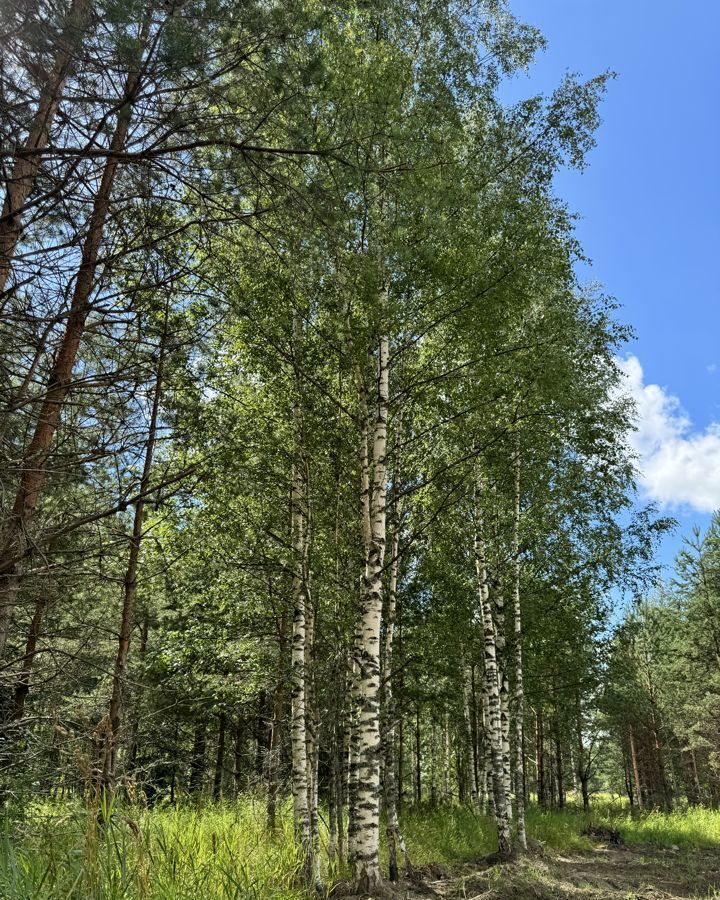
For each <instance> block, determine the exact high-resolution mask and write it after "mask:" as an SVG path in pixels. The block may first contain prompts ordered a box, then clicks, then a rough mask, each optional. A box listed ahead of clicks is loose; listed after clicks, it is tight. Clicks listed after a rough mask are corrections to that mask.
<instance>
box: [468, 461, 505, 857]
mask: <svg viewBox="0 0 720 900" xmlns="http://www.w3.org/2000/svg"><path fill="white" fill-rule="evenodd" d="M476 491H477V496H476V504H477V505H478V508H477V510H476V514H477V520H478V521H477V526H476V532H475V569H476V574H477V584H478V600H479V604H480V609H481V614H482V622H483V635H484V662H485V692H486V695H487V731H488V739H489V743H490V751H491V758H492V783H493V800H494V804H493V805H494V811H495V822H496V825H497V832H498V853H499V854H500V856H501V857H502V858H507V857H509V856H510V854H511V853H512V835H511V831H510V819H509V818H508V815H507V795H506V791H505V778H504V776H503V736H502V722H501V706H500V673H499V671H498V663H497V647H496V644H495V626H494V623H493V611H492V606H491V601H490V591H489V588H488V580H487V561H486V557H485V544H484V541H483V537H482V516H481V515H480V509H479V497H480V495H481V493H482V480H481V478H480V477H479V476H478V479H477V485H476Z"/></svg>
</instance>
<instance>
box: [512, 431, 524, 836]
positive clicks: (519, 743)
mask: <svg viewBox="0 0 720 900" xmlns="http://www.w3.org/2000/svg"><path fill="white" fill-rule="evenodd" d="M514 469H515V472H514V475H515V478H514V490H513V538H512V554H513V613H514V619H515V804H516V807H517V832H518V841H519V842H520V846H521V847H522V848H523V850H527V834H526V831H525V759H524V756H523V747H524V744H525V741H524V737H523V728H524V724H525V690H524V684H523V647H522V608H521V604H520V574H521V563H520V476H521V460H520V449H519V447H518V446H517V445H516V447H515V454H514Z"/></svg>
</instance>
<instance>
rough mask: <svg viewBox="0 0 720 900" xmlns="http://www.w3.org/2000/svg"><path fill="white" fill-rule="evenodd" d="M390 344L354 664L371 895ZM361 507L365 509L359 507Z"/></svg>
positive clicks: (359, 843)
mask: <svg viewBox="0 0 720 900" xmlns="http://www.w3.org/2000/svg"><path fill="white" fill-rule="evenodd" d="M387 291H388V287H387V285H386V286H384V288H383V304H385V303H386V300H387ZM389 364H390V342H389V339H388V337H387V335H381V336H380V338H379V342H378V361H377V393H376V398H375V399H376V403H375V410H374V418H375V423H374V433H373V443H372V490H371V491H370V498H369V499H370V502H369V504H368V505H367V506H369V509H368V512H369V521H367V522H366V524H365V526H364V530H365V533H366V534H368V533H369V543H368V554H367V566H366V573H365V579H364V590H363V608H362V616H361V625H360V647H359V650H360V659H359V661H358V668H359V678H358V699H359V709H358V719H357V739H358V783H357V814H356V817H355V818H356V828H357V832H356V838H355V855H354V860H353V870H354V889H355V890H356V891H357V893H359V894H372V893H373V891H374V890H375V889H376V888H377V887H378V885H379V884H380V883H381V877H380V859H379V850H380V703H379V701H380V622H381V619H382V608H383V583H382V571H383V564H384V559H385V540H386V534H385V532H386V519H387V483H386V482H387V449H388V439H387V430H388V404H389V388H390V382H389V371H390V370H389ZM364 508H367V507H366V506H365V505H364Z"/></svg>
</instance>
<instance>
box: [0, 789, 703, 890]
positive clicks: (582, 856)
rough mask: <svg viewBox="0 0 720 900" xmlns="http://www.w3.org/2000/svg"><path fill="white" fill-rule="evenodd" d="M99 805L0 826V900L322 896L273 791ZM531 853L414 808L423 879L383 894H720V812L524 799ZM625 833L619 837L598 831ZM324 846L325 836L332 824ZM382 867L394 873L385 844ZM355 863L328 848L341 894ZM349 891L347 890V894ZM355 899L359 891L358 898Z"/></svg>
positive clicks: (412, 825)
mask: <svg viewBox="0 0 720 900" xmlns="http://www.w3.org/2000/svg"><path fill="white" fill-rule="evenodd" d="M101 818H102V821H99V816H98V810H97V808H95V807H93V806H92V805H89V806H86V805H85V804H83V803H82V802H81V801H79V800H77V801H72V800H67V799H66V800H48V799H46V800H40V799H38V800H36V801H34V802H32V801H31V802H29V803H26V804H24V805H22V806H19V807H18V808H17V809H6V811H5V817H4V820H3V821H2V822H0V900H61V898H62V900H311V898H312V897H313V896H316V895H314V894H313V893H312V892H309V891H307V890H306V889H304V888H303V886H302V884H301V883H300V882H299V880H298V866H299V858H298V855H297V848H296V845H295V842H294V840H293V823H292V810H291V808H290V806H289V804H285V805H284V806H283V808H282V809H281V810H279V811H278V819H277V825H276V828H275V830H274V831H273V832H269V831H268V829H267V812H266V799H265V798H264V797H263V796H262V795H258V796H257V797H253V796H252V795H248V796H244V797H242V798H238V799H236V800H233V801H228V802H224V803H220V804H212V803H206V804H189V803H188V804H180V805H178V806H172V807H171V806H156V807H153V808H151V809H147V808H144V807H141V806H127V805H125V806H121V805H118V806H117V807H116V808H114V809H112V810H104V811H103V816H102V817H101ZM526 819H527V828H528V835H529V838H530V845H531V852H529V853H528V854H527V855H523V856H521V857H519V858H517V859H515V860H513V861H511V862H509V863H506V864H502V865H500V864H493V863H492V862H490V861H489V860H491V859H492V857H490V856H488V854H491V853H492V851H493V849H494V847H495V846H496V840H497V838H496V834H495V829H494V826H493V823H492V821H491V819H490V818H489V817H488V816H486V815H482V814H480V813H479V812H478V811H477V810H474V809H472V808H471V807H469V806H467V805H465V806H460V805H457V804H454V805H453V804H445V805H436V806H433V805H431V804H420V805H417V806H409V805H408V806H406V807H405V808H404V809H403V811H402V816H401V826H402V830H403V833H404V836H405V839H406V841H407V846H408V848H409V850H410V854H411V858H412V861H413V865H414V866H415V868H416V870H417V873H418V876H419V877H418V879H416V880H415V881H413V882H405V883H403V884H401V885H399V886H398V888H397V889H395V890H390V889H384V890H383V891H381V892H380V893H379V894H378V896H377V897H375V898H374V900H385V898H388V900H524V898H526V900H551V898H552V900H583V898H584V900H672V898H688V900H689V898H693V900H708V898H717V900H720V811H719V810H711V809H704V808H701V807H690V808H678V809H676V810H675V811H674V812H672V813H661V812H646V813H638V812H637V811H631V810H629V809H628V808H627V806H626V805H624V804H623V803H622V801H621V800H618V798H615V799H614V800H613V799H612V798H600V797H598V798H596V799H595V802H594V803H593V806H592V809H591V812H590V813H584V812H583V810H582V808H581V807H580V808H578V807H577V806H575V805H573V804H568V805H567V806H566V808H565V809H564V810H563V811H558V810H540V809H538V807H537V806H535V805H534V804H531V805H530V806H529V807H528V809H527V816H526ZM588 830H590V831H591V832H592V833H593V834H597V833H598V832H600V833H602V834H603V835H607V834H608V833H611V834H613V835H615V834H617V837H618V840H620V841H621V845H620V846H613V845H612V844H610V843H606V842H604V840H603V839H601V840H596V839H592V838H591V837H590V836H588V833H587V832H588ZM321 842H322V846H323V847H326V846H327V835H326V834H325V833H324V832H323V833H322V834H321ZM381 868H382V871H383V872H387V870H388V861H387V851H386V848H385V846H384V845H383V846H382V847H381ZM348 876H349V871H348V870H347V867H346V866H341V867H340V866H337V865H334V866H332V867H331V866H330V865H329V863H328V861H327V857H324V858H323V877H324V880H325V883H326V885H327V886H328V888H330V889H331V897H337V898H338V900H339V898H340V897H341V896H343V885H347V878H348ZM345 898H346V900H348V898H347V895H345ZM356 900H357V898H356Z"/></svg>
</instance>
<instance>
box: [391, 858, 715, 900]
mask: <svg viewBox="0 0 720 900" xmlns="http://www.w3.org/2000/svg"><path fill="white" fill-rule="evenodd" d="M419 875H420V879H419V880H418V881H417V882H414V883H407V884H405V885H403V886H402V888H401V889H400V891H399V894H400V897H407V898H408V900H460V898H462V900H525V898H527V900H551V898H552V900H674V898H698V900H699V898H705V900H706V898H715V897H718V898H720V852H718V850H709V849H698V848H695V849H692V850H689V849H683V850H680V849H672V848H668V847H654V846H650V845H646V846H642V845H636V846H630V847H628V846H620V847H614V846H605V845H601V846H597V847H595V848H593V849H592V850H591V851H589V852H588V851H581V852H577V851H576V852H570V853H559V852H556V851H552V852H542V853H537V852H535V853H530V854H528V855H527V856H523V857H521V858H519V859H517V860H514V861H512V862H510V863H507V864H503V865H489V866H485V867H482V868H479V867H478V866H477V865H472V864H471V863H466V864H464V865H463V866H462V867H461V868H459V869H455V870H454V871H447V870H445V869H443V868H442V867H440V866H437V865H433V864H429V865H425V866H422V867H420V871H419Z"/></svg>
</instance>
